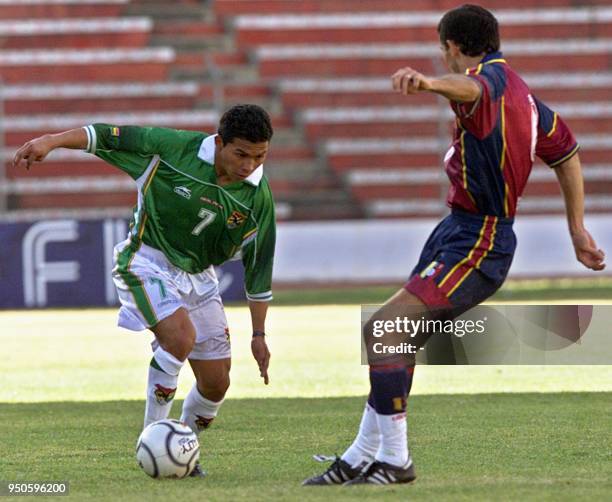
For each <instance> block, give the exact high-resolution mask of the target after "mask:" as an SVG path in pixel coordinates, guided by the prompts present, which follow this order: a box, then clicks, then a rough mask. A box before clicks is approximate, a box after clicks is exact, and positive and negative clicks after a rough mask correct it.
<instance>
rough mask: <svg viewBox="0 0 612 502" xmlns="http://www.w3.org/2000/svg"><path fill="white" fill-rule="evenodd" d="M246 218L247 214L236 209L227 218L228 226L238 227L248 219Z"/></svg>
mask: <svg viewBox="0 0 612 502" xmlns="http://www.w3.org/2000/svg"><path fill="white" fill-rule="evenodd" d="M246 218H247V217H246V215H244V214H242V213H241V212H239V211H234V212H233V213H232V214H230V217H229V218H228V219H227V228H230V229H231V228H238V227H239V226H240V225H242V224H243V223H244V222H245V221H246Z"/></svg>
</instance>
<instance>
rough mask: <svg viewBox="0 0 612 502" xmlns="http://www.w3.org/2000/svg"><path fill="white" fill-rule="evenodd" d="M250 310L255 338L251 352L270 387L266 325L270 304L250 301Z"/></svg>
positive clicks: (261, 374)
mask: <svg viewBox="0 0 612 502" xmlns="http://www.w3.org/2000/svg"><path fill="white" fill-rule="evenodd" d="M249 310H250V311H251V321H252V324H253V338H252V340H251V352H252V353H253V357H254V358H255V361H257V365H258V366H259V374H260V376H261V378H263V379H264V383H265V384H266V385H268V382H269V378H268V366H269V365H270V351H269V350H268V345H267V344H266V337H265V334H264V333H265V325H266V314H267V312H268V302H255V301H251V300H249Z"/></svg>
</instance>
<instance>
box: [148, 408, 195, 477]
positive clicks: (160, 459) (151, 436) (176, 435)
mask: <svg viewBox="0 0 612 502" xmlns="http://www.w3.org/2000/svg"><path fill="white" fill-rule="evenodd" d="M199 458H200V443H199V442H198V437H197V436H196V435H195V434H194V432H193V431H192V430H191V429H190V428H189V426H188V425H186V424H184V423H183V422H179V421H178V420H172V419H167V420H159V421H157V422H153V423H152V424H150V425H148V426H147V427H145V430H143V431H142V434H141V435H140V437H139V438H138V443H137V444H136V459H137V460H138V465H140V467H141V468H142V470H143V471H144V472H146V473H147V474H148V475H149V476H151V477H152V478H184V477H185V476H188V475H189V474H190V473H191V471H192V470H193V468H194V467H195V464H196V462H197V461H198V459H199Z"/></svg>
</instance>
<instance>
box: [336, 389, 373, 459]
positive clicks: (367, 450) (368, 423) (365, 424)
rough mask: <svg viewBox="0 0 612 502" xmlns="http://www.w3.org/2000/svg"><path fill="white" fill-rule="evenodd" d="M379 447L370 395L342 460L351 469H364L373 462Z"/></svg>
mask: <svg viewBox="0 0 612 502" xmlns="http://www.w3.org/2000/svg"><path fill="white" fill-rule="evenodd" d="M379 446H380V431H379V430H378V422H377V420H376V410H375V409H374V405H373V399H372V395H371V394H370V397H368V402H367V403H366V405H365V409H364V410H363V415H362V416H361V424H360V425H359V432H358V433H357V437H356V438H355V441H353V444H352V445H351V446H349V447H348V449H347V450H346V451H345V452H344V453H343V454H342V460H344V461H345V462H347V463H348V464H349V465H350V466H351V467H352V468H353V469H357V468H361V467H365V465H366V464H369V463H370V462H372V461H373V460H374V456H375V455H376V452H377V451H378V447H379Z"/></svg>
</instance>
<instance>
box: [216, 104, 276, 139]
mask: <svg viewBox="0 0 612 502" xmlns="http://www.w3.org/2000/svg"><path fill="white" fill-rule="evenodd" d="M272 134H274V131H273V130H272V124H271V122H270V116H269V115H268V112H266V111H265V110H264V109H263V108H262V107H261V106H257V105H250V104H249V105H236V106H233V107H231V108H230V109H229V110H227V111H226V112H225V113H224V114H223V116H222V117H221V120H220V121H219V136H221V139H222V140H223V144H224V145H227V144H228V143H231V142H232V141H233V140H234V139H235V138H239V139H244V140H246V141H250V142H251V143H263V142H265V141H270V139H271V138H272Z"/></svg>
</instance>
